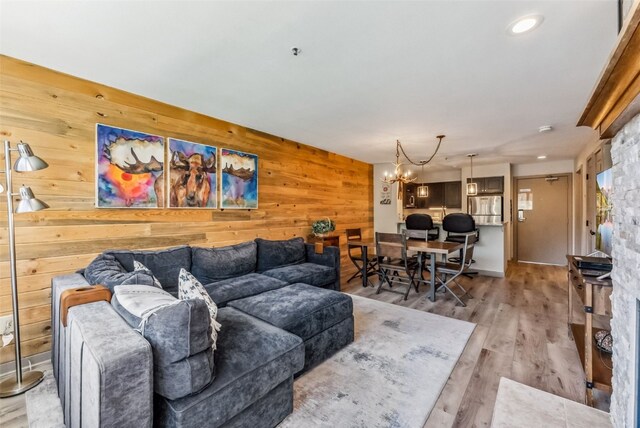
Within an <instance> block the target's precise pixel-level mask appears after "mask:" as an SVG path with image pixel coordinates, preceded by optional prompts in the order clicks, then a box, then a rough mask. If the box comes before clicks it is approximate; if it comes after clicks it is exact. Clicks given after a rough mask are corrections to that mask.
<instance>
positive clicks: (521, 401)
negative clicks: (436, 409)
mask: <svg viewBox="0 0 640 428" xmlns="http://www.w3.org/2000/svg"><path fill="white" fill-rule="evenodd" d="M511 427H518V428H539V427H545V428H591V427H599V428H611V427H612V425H611V420H610V419H609V414H608V413H605V412H603V411H602V410H598V409H594V408H592V407H588V406H585V405H584V404H582V403H576V402H575V401H571V400H568V399H566V398H564V397H559V396H557V395H553V394H550V393H548V392H546V391H541V390H539V389H535V388H532V387H530V386H528V385H524V384H522V383H519V382H516V381H514V380H511V379H507V378H505V377H502V378H500V386H499V387H498V395H497V396H496V404H495V405H494V407H493V418H492V420H491V428H511Z"/></svg>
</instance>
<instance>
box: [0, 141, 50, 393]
mask: <svg viewBox="0 0 640 428" xmlns="http://www.w3.org/2000/svg"><path fill="white" fill-rule="evenodd" d="M11 152H18V154H19V156H20V157H19V158H18V159H16V163H15V164H14V165H13V170H15V171H16V172H29V171H38V170H40V169H44V168H46V167H48V166H49V165H48V164H47V163H46V162H45V161H43V160H42V159H40V158H39V157H37V156H34V154H33V152H32V151H31V147H29V145H28V144H26V143H23V142H22V141H21V142H20V143H18V147H17V148H16V149H12V148H11V144H10V143H9V141H5V142H4V165H5V170H4V171H0V172H3V173H4V175H5V184H6V187H4V188H3V186H2V185H1V184H0V193H2V192H3V191H6V192H7V220H8V228H9V266H10V269H11V302H12V308H13V331H14V336H15V348H16V355H15V358H16V360H15V365H16V375H15V379H14V378H12V377H10V378H8V379H6V380H4V381H2V382H0V397H1V398H5V397H11V396H14V395H18V394H22V393H23V392H25V391H27V390H29V389H31V388H33V387H34V386H36V385H37V384H39V383H40V382H41V381H42V379H43V377H44V376H43V374H42V372H40V371H36V370H33V371H29V372H27V373H22V355H21V352H20V316H19V314H18V280H17V270H16V242H15V225H14V223H13V214H14V209H13V197H14V196H20V201H19V202H18V206H17V207H16V209H15V213H16V214H20V213H28V212H33V211H40V210H43V209H45V208H49V205H47V204H45V203H44V202H42V201H41V200H39V199H36V197H35V196H34V195H33V192H32V191H31V188H29V187H26V186H21V187H20V191H19V192H18V193H13V183H12V182H11V172H12V169H11Z"/></svg>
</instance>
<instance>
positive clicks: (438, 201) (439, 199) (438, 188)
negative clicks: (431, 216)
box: [425, 183, 444, 208]
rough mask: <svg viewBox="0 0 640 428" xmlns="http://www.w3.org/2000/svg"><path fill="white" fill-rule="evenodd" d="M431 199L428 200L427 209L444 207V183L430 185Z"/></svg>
mask: <svg viewBox="0 0 640 428" xmlns="http://www.w3.org/2000/svg"><path fill="white" fill-rule="evenodd" d="M427 185H428V186H429V197H428V198H426V202H425V208H440V207H441V206H443V205H444V183H428V184H427Z"/></svg>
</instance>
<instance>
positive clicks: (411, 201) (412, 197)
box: [403, 183, 418, 208]
mask: <svg viewBox="0 0 640 428" xmlns="http://www.w3.org/2000/svg"><path fill="white" fill-rule="evenodd" d="M417 187H418V186H417V185H416V184H415V183H407V184H405V185H404V198H403V200H404V206H405V208H416V207H417V205H416V204H417V202H418V200H417V197H416V196H417V195H416V188H417Z"/></svg>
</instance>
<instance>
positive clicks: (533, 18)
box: [507, 15, 544, 36]
mask: <svg viewBox="0 0 640 428" xmlns="http://www.w3.org/2000/svg"><path fill="white" fill-rule="evenodd" d="M543 20H544V18H543V17H542V15H529V16H523V17H522V18H519V19H518V20H516V21H514V22H512V23H511V25H509V27H508V28H507V32H508V33H509V34H511V35H513V36H517V35H519V34H523V33H526V32H528V31H531V30H534V29H536V28H538V27H539V26H540V24H542V21H543Z"/></svg>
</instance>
